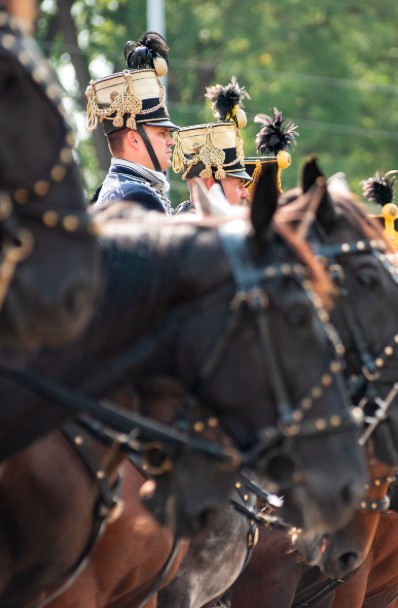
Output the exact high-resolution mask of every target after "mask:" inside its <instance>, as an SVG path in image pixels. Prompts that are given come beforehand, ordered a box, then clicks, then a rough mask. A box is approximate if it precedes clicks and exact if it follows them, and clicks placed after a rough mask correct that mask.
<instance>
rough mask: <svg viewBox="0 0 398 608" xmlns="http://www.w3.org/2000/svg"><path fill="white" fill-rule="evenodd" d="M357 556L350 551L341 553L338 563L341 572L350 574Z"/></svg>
mask: <svg viewBox="0 0 398 608" xmlns="http://www.w3.org/2000/svg"><path fill="white" fill-rule="evenodd" d="M357 559H358V555H357V554H356V553H353V552H351V551H347V553H343V554H342V555H340V556H339V559H338V563H339V568H340V571H341V572H351V570H353V569H354V567H355V564H356V562H357Z"/></svg>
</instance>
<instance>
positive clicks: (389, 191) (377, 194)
mask: <svg viewBox="0 0 398 608" xmlns="http://www.w3.org/2000/svg"><path fill="white" fill-rule="evenodd" d="M394 182H395V176H393V177H387V174H385V175H382V174H381V173H378V172H377V173H376V175H375V176H374V177H369V179H366V180H363V181H362V182H361V186H362V193H363V195H364V197H365V198H366V199H367V200H368V201H373V202H375V203H378V204H379V205H385V204H386V203H391V202H392V201H393V199H394Z"/></svg>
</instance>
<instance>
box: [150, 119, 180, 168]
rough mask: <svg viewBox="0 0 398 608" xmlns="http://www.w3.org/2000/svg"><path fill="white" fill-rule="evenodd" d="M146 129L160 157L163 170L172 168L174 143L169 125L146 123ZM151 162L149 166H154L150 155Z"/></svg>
mask: <svg viewBox="0 0 398 608" xmlns="http://www.w3.org/2000/svg"><path fill="white" fill-rule="evenodd" d="M144 128H145V131H146V133H147V135H148V138H149V141H150V142H151V144H152V147H153V149H154V151H155V154H156V156H157V158H158V161H159V164H160V167H161V169H162V171H167V169H170V167H171V163H172V154H173V152H172V149H171V147H172V145H173V143H174V141H173V138H172V137H171V133H170V131H169V130H168V128H167V127H152V126H149V125H145V127H144ZM148 158H149V163H150V164H148V167H150V166H152V161H151V159H150V157H149V155H148Z"/></svg>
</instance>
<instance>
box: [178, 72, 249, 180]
mask: <svg viewBox="0 0 398 608" xmlns="http://www.w3.org/2000/svg"><path fill="white" fill-rule="evenodd" d="M205 97H207V98H209V99H210V100H211V103H212V108H213V113H214V116H215V118H216V119H217V122H213V123H208V124H201V125H192V126H189V127H183V128H182V129H180V130H179V131H177V132H176V133H174V144H175V145H174V151H173V171H174V172H175V173H180V172H181V171H183V174H182V176H181V179H183V180H185V179H187V178H190V177H200V178H203V179H206V178H210V177H212V176H213V177H214V178H215V179H217V180H222V179H225V178H226V177H228V176H232V177H237V178H241V177H242V179H248V178H250V176H249V175H247V174H246V172H245V168H244V150H243V140H242V138H241V136H240V131H239V130H240V129H242V128H244V127H245V126H246V125H247V117H246V113H245V111H244V110H243V99H244V98H245V97H247V98H249V99H250V96H249V94H248V93H247V92H246V91H245V88H244V87H240V86H239V84H238V82H237V79H236V78H235V77H234V76H233V77H232V78H231V81H230V83H229V84H228V85H226V86H222V85H220V84H217V85H215V86H211V87H207V88H206V93H205ZM191 170H193V172H191Z"/></svg>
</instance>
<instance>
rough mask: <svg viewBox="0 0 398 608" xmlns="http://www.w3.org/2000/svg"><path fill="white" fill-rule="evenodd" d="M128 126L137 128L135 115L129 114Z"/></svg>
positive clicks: (134, 129) (133, 128)
mask: <svg viewBox="0 0 398 608" xmlns="http://www.w3.org/2000/svg"><path fill="white" fill-rule="evenodd" d="M126 127H127V128H128V129H132V130H133V131H136V130H137V123H136V122H135V118H134V116H133V115H131V116H129V117H128V119H127V120H126Z"/></svg>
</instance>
